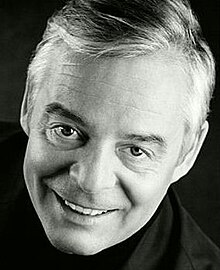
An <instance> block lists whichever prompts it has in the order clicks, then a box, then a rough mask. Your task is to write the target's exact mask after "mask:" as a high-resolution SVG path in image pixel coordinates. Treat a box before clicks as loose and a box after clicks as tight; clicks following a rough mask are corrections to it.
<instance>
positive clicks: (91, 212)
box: [54, 192, 119, 217]
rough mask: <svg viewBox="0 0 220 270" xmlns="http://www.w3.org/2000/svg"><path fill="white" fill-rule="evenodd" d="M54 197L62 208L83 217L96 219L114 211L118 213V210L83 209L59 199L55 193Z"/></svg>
mask: <svg viewBox="0 0 220 270" xmlns="http://www.w3.org/2000/svg"><path fill="white" fill-rule="evenodd" d="M54 194H55V195H56V197H57V199H58V201H59V202H60V203H61V205H62V206H63V207H68V209H70V210H71V211H73V212H74V213H77V214H80V215H84V216H90V217H97V216H101V215H106V214H109V213H112V212H115V211H118V210H119V209H94V208H85V207H83V206H80V205H77V204H74V203H72V202H69V201H68V200H66V199H64V198H62V197H60V196H59V195H58V194H57V193H56V192H54Z"/></svg>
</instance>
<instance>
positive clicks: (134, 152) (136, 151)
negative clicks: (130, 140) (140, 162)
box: [130, 146, 145, 157]
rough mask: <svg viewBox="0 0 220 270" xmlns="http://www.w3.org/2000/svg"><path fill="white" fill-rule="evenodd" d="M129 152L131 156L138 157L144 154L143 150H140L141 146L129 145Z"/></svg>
mask: <svg viewBox="0 0 220 270" xmlns="http://www.w3.org/2000/svg"><path fill="white" fill-rule="evenodd" d="M130 153H131V154H132V156H135V157H139V156H142V155H144V154H145V153H144V152H143V150H141V148H139V147H137V146H132V147H130Z"/></svg>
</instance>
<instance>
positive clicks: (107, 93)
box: [2, 0, 220, 270]
mask: <svg viewBox="0 0 220 270" xmlns="http://www.w3.org/2000/svg"><path fill="white" fill-rule="evenodd" d="M200 34H201V33H200V28H199V25H198V22H197V20H196V18H195V17H194V16H193V14H192V12H191V9H190V6H189V4H188V3H187V2H186V1H184V2H182V1H172V0H167V1H150V0H149V1H144V0H139V1H95V0H84V1H70V2H69V3H68V4H67V5H66V6H65V7H64V8H63V9H62V10H61V11H60V12H58V13H56V14H55V15H54V16H53V17H52V18H51V19H50V20H49V21H48V26H47V29H46V31H45V34H44V37H43V40H42V42H41V43H40V44H39V45H38V47H37V50H36V54H35V56H34V58H33V59H32V62H31V64H30V66H29V70H28V78H27V86H26V91H25V95H24V100H23V104H22V109H21V125H22V128H23V130H24V131H25V133H26V134H27V135H28V142H27V147H26V150H25V157H24V163H23V173H24V180H25V183H26V186H27V190H28V193H29V195H30V198H31V201H32V204H33V206H34V209H35V211H36V213H37V215H38V217H39V220H40V222H41V224H42V227H43V230H44V231H43V230H42V228H41V227H40V226H39V224H38V220H37V219H36V217H35V212H34V210H33V209H32V206H31V205H30V204H28V203H27V201H28V198H27V195H26V193H27V192H26V190H25V189H24V190H23V189H22V188H20V189H21V191H20V193H21V195H20V193H19V195H18V196H17V197H18V199H17V203H16V204H15V205H14V208H15V210H13V214H12V215H11V216H9V217H8V220H7V222H8V223H7V224H10V225H9V226H8V227H7V226H5V227H4V230H3V231H4V232H5V233H4V237H3V240H2V241H3V242H2V243H4V254H6V255H5V256H7V254H9V253H10V255H11V252H10V250H11V249H12V250H13V252H15V253H16V255H15V256H19V258H20V259H21V258H33V259H34V258H35V256H36V259H37V261H36V264H38V263H39V265H40V264H41V263H42V262H44V263H50V266H51V267H52V266H58V265H60V266H63V267H64V266H68V267H69V266H71V267H72V268H73V269H76V268H78V267H80V268H81V269H93V268H94V269H99V267H100V269H103V268H105V269H126V270H128V269H134V270H138V269H140V270H142V269H148V270H153V269H169V270H172V269H177V270H180V269H181V270H187V269H204V270H205V269H218V267H219V266H220V252H219V250H218V248H217V247H216V246H215V245H214V244H212V243H211V241H210V240H209V239H208V238H207V237H206V236H205V235H204V234H203V233H202V232H201V231H200V230H199V229H198V227H197V225H196V224H195V223H194V221H193V220H192V219H191V218H190V217H189V215H188V214H187V213H186V211H185V210H184V208H183V207H182V206H181V204H180V202H179V200H178V198H177V197H176V195H175V193H174V192H173V190H172V188H171V187H170V186H171V184H172V183H174V182H176V181H178V180H179V179H180V178H181V177H182V176H184V175H185V174H187V173H188V171H189V170H190V169H191V167H192V166H193V164H194V162H195V160H196V157H197V155H198V153H199V151H200V148H201V146H202V144H203V141H204V139H205V137H206V134H207V131H208V123H207V121H206V117H207V114H208V106H209V101H210V98H211V96H212V88H213V81H214V64H213V58H212V54H211V52H210V50H209V48H208V46H207V44H206V43H205V42H204V40H203V39H202V38H201V35H200ZM20 189H19V190H20ZM22 205H23V206H22ZM21 206H22V207H23V208H21ZM22 209H25V210H23V212H22ZM17 218H19V219H21V220H22V222H20V223H19V224H20V225H19V226H18V227H16V226H15V228H12V225H11V224H15V223H13V222H15V220H17ZM9 221H10V222H9ZM44 232H45V234H46V236H47V238H48V239H49V241H48V243H49V242H50V243H51V244H52V245H50V244H48V243H47V240H46V236H45V234H44ZM21 242H23V245H24V246H25V247H24V249H19V247H20V245H21ZM54 247H55V248H54ZM29 248H30V250H28V249H29ZM58 250H59V251H58ZM60 251H61V252H60ZM8 263H9V262H8ZM92 267H93V268H92Z"/></svg>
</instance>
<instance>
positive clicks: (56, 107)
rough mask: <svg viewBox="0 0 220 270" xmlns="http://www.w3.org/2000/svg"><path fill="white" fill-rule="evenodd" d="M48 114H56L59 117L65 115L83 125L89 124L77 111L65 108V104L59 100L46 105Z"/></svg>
mask: <svg viewBox="0 0 220 270" xmlns="http://www.w3.org/2000/svg"><path fill="white" fill-rule="evenodd" d="M45 112H46V114H49V115H51V114H52V115H55V116H59V117H64V118H67V119H70V120H71V121H74V122H75V123H77V124H79V125H81V126H86V125H88V124H87V123H86V121H85V120H83V119H82V117H80V116H79V115H77V113H75V112H72V111H70V110H68V109H67V108H65V107H64V106H63V105H61V104H60V103H57V102H53V103H50V104H48V105H47V106H46V109H45Z"/></svg>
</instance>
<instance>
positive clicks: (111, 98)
mask: <svg viewBox="0 0 220 270" xmlns="http://www.w3.org/2000/svg"><path fill="white" fill-rule="evenodd" d="M58 87H59V88H60V91H58V92H62V94H57V95H56V97H57V98H61V99H62V95H64V91H66V90H67V91H68V94H67V95H68V96H69V99H71V96H72V94H73V93H74V92H75V93H78V94H80V95H81V96H84V97H85V98H86V99H87V98H94V101H96V102H97V103H98V102H101V103H104V104H109V105H111V104H112V105H119V106H120V107H124V108H127V109H129V108H130V109H133V110H136V111H138V112H147V113H152V114H158V115H161V113H159V112H156V111H153V110H150V109H145V110H144V109H140V107H137V106H135V105H134V104H135V103H137V101H134V100H132V99H130V100H129V97H127V98H126V97H124V100H123V103H122V102H120V98H118V97H116V96H112V95H110V96H109V97H107V98H106V99H105V100H103V96H102V95H101V94H100V95H98V94H97V95H95V94H91V93H88V92H87V93H85V92H83V91H82V90H77V89H76V88H73V87H71V88H70V87H68V86H67V85H65V84H62V83H60V84H59V85H58ZM65 88H66V90H65ZM128 92H130V91H128ZM143 98H144V96H142V99H140V101H141V102H142V103H143V102H146V101H144V100H143ZM126 99H127V100H126ZM73 100H74V98H73ZM125 100H126V101H125Z"/></svg>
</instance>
